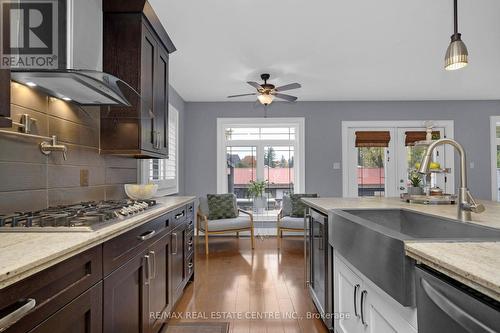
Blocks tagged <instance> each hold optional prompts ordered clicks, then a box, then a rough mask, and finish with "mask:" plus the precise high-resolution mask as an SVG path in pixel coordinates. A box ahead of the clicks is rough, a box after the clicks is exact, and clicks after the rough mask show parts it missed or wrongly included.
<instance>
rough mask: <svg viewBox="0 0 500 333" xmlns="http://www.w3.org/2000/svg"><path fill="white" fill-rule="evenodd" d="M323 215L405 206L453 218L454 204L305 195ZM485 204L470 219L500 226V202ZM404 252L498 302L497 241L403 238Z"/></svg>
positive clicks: (499, 247)
mask: <svg viewBox="0 0 500 333" xmlns="http://www.w3.org/2000/svg"><path fill="white" fill-rule="evenodd" d="M302 200H303V201H304V202H305V203H306V204H307V205H308V206H310V207H312V208H314V209H317V210H319V211H321V212H323V213H325V214H328V212H329V211H330V210H332V209H355V208H360V209H384V208H387V209H408V210H412V211H418V212H423V213H426V214H431V215H436V216H440V217H446V218H452V219H456V217H457V206H456V205H419V204H409V203H406V202H403V201H401V200H400V199H399V198H304V199H302ZM479 201H480V202H481V203H482V204H484V206H485V207H486V211H485V212H484V213H482V214H474V213H472V221H471V222H469V223H477V224H480V225H484V226H488V227H493V228H500V203H497V202H492V201H482V200H479ZM405 249H406V255H407V256H409V257H411V258H413V259H415V260H417V261H418V262H421V263H423V264H425V265H427V266H429V267H431V268H433V269H435V270H437V271H439V272H441V273H443V274H446V275H448V276H450V277H451V278H453V279H455V280H457V281H460V282H462V283H464V284H465V285H467V286H469V287H471V288H474V289H476V290H478V291H479V292H481V293H483V294H485V295H487V296H489V297H491V298H493V299H495V300H497V301H500V242H463V241H457V242H453V241H432V242H429V241H418V240H410V241H405Z"/></svg>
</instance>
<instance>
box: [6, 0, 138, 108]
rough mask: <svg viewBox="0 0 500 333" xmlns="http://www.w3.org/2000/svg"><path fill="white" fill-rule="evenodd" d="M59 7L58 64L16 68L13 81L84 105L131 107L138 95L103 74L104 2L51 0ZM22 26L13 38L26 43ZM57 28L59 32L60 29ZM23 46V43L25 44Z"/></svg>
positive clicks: (12, 71) (12, 74) (120, 82)
mask: <svg viewBox="0 0 500 333" xmlns="http://www.w3.org/2000/svg"><path fill="white" fill-rule="evenodd" d="M51 1H54V3H55V4H56V6H57V12H58V13H59V14H58V15H57V18H58V22H57V24H55V25H53V29H54V30H56V31H57V35H55V36H57V38H54V40H53V43H54V44H56V46H55V47H53V50H57V51H58V54H57V60H56V64H55V65H54V64H53V65H52V66H51V68H46V67H38V68H37V67H29V68H27V67H12V68H11V79H12V80H13V81H16V82H18V83H21V84H24V85H27V86H29V87H32V88H33V89H37V90H40V91H42V92H44V93H46V94H48V95H50V96H53V97H56V98H60V99H64V100H66V101H71V102H74V103H77V104H80V105H127V106H128V105H130V103H129V101H128V100H127V98H126V97H125V96H133V95H138V93H137V92H136V91H135V90H134V89H132V88H131V87H130V86H129V85H128V84H127V83H126V82H124V81H122V80H120V79H119V78H117V77H115V76H113V75H111V74H107V73H104V72H102V57H103V52H102V50H103V47H102V43H103V13H102V0H85V1H82V0H51ZM21 23H22V22H19V24H11V27H12V26H14V27H16V26H18V27H19V30H18V31H14V33H13V34H12V31H11V38H12V36H17V37H14V38H19V40H20V41H22V39H23V33H24V32H23V30H22V24H21ZM56 26H57V28H56ZM21 43H22V42H21Z"/></svg>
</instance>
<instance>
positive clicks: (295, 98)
mask: <svg viewBox="0 0 500 333" xmlns="http://www.w3.org/2000/svg"><path fill="white" fill-rule="evenodd" d="M274 96H276V97H278V98H281V99H284V100H286V101H288V102H295V101H296V100H297V97H295V96H291V95H286V94H274Z"/></svg>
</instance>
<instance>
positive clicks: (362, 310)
mask: <svg viewBox="0 0 500 333" xmlns="http://www.w3.org/2000/svg"><path fill="white" fill-rule="evenodd" d="M367 294H368V292H367V291H366V290H363V291H362V292H361V304H360V312H361V323H362V324H363V325H365V326H368V323H367V322H365V311H364V309H363V308H364V303H365V298H366V295H367Z"/></svg>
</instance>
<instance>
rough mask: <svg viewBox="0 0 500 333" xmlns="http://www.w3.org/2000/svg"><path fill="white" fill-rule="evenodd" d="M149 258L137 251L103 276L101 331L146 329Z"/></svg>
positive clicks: (139, 332)
mask: <svg viewBox="0 0 500 333" xmlns="http://www.w3.org/2000/svg"><path fill="white" fill-rule="evenodd" d="M150 260H151V258H150V257H149V255H146V254H145V253H140V254H138V255H136V256H135V257H134V258H132V259H131V260H130V261H129V262H127V263H126V264H125V265H123V266H121V267H120V268H118V269H117V270H116V271H114V272H113V273H111V274H110V275H109V276H107V277H106V278H104V286H103V289H104V293H103V295H104V302H103V304H104V307H103V332H105V333H114V332H123V333H148V332H149V322H148V317H149V316H148V315H149V313H148V302H149V285H148V284H149V278H150V274H151V270H150V268H149V267H150Z"/></svg>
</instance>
